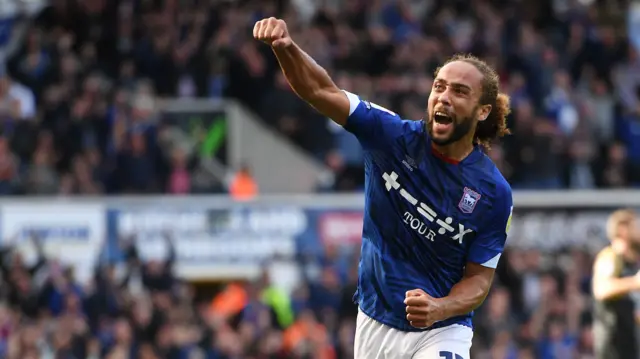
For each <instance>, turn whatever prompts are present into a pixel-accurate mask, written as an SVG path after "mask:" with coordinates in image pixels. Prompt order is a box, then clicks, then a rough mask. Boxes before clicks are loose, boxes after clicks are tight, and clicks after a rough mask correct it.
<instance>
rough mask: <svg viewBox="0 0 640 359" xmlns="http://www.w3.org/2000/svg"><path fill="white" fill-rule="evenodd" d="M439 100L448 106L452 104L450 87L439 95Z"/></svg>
mask: <svg viewBox="0 0 640 359" xmlns="http://www.w3.org/2000/svg"><path fill="white" fill-rule="evenodd" d="M438 102H440V103H441V104H443V105H446V106H449V105H451V100H450V97H449V89H446V90H445V91H444V92H442V93H441V94H440V96H438Z"/></svg>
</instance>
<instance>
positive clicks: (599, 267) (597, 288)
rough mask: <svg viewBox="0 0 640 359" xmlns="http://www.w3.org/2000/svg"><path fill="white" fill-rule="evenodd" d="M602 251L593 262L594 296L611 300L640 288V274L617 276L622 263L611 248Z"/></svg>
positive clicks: (598, 298) (597, 298)
mask: <svg viewBox="0 0 640 359" xmlns="http://www.w3.org/2000/svg"><path fill="white" fill-rule="evenodd" d="M605 251H606V252H601V253H600V254H599V255H598V256H597V258H596V260H595V263H594V264H593V296H594V297H595V299H596V300H600V301H603V300H610V299H615V298H616V297H620V296H623V295H626V294H628V293H631V292H634V291H639V290H640V276H639V275H635V276H631V277H623V278H619V277H617V274H618V272H619V270H620V263H618V259H617V258H616V256H615V254H614V253H613V252H612V251H610V250H605Z"/></svg>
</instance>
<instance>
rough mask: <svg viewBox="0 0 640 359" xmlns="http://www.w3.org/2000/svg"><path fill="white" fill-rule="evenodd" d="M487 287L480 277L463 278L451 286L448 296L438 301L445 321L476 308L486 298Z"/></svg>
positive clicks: (487, 284)
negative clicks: (441, 305) (441, 306)
mask: <svg viewBox="0 0 640 359" xmlns="http://www.w3.org/2000/svg"><path fill="white" fill-rule="evenodd" d="M489 285H490V283H487V281H486V279H484V278H482V277H480V276H473V277H465V278H463V279H462V280H461V281H460V282H458V283H457V284H456V285H454V286H453V288H452V289H451V292H450V293H449V295H448V296H446V297H443V298H440V299H439V300H440V302H441V303H442V304H443V308H444V317H445V319H446V318H451V317H457V316H460V315H465V314H467V313H469V312H471V311H473V310H475V309H476V308H478V307H479V306H480V305H481V304H482V302H484V299H485V298H486V297H487V293H488V288H489Z"/></svg>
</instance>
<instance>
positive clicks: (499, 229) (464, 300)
mask: <svg viewBox="0 0 640 359" xmlns="http://www.w3.org/2000/svg"><path fill="white" fill-rule="evenodd" d="M505 192H506V193H504V194H503V195H501V196H500V197H499V198H498V200H497V201H496V202H497V203H496V205H494V208H495V210H496V212H495V214H494V216H493V219H492V220H491V222H490V224H489V226H488V228H486V229H485V230H484V231H483V232H482V233H478V236H477V237H476V238H475V239H474V241H473V242H472V243H471V246H470V248H469V253H468V255H467V264H466V267H465V273H464V277H463V278H462V280H461V281H460V282H458V283H457V284H456V285H454V286H453V288H452V289H451V292H449V295H447V296H446V297H443V298H441V299H440V300H441V301H442V304H443V307H444V308H445V313H443V315H445V316H446V318H450V317H455V316H458V315H464V314H467V313H469V312H471V311H473V310H475V309H476V308H478V307H479V306H480V305H481V304H482V303H483V302H484V300H485V298H486V297H487V294H488V293H489V288H491V283H492V282H493V275H494V274H495V270H496V267H497V266H498V262H499V260H500V256H501V255H502V252H503V250H504V245H505V242H506V240H507V232H508V231H509V226H510V225H511V216H512V212H513V202H512V198H511V191H510V190H509V191H505Z"/></svg>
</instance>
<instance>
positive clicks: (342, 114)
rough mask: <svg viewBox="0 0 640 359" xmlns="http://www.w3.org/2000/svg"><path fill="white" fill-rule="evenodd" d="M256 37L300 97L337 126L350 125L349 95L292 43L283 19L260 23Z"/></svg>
mask: <svg viewBox="0 0 640 359" xmlns="http://www.w3.org/2000/svg"><path fill="white" fill-rule="evenodd" d="M253 36H254V37H255V38H256V39H258V40H260V41H262V42H264V43H266V44H268V45H270V46H271V48H272V49H273V52H274V53H275V55H276V57H277V58H278V62H279V63H280V67H281V68H282V72H283V73H284V75H285V77H286V78H287V81H288V82H289V85H290V86H291V88H292V89H293V91H295V93H296V94H297V95H298V96H299V97H300V98H302V99H303V100H304V101H306V102H307V103H309V104H310V105H311V106H312V107H314V108H315V109H316V110H317V111H318V112H320V113H321V114H323V115H325V116H327V117H329V118H331V119H332V120H334V121H335V122H336V123H338V124H340V125H343V126H344V125H345V124H346V123H347V118H348V117H349V115H350V113H352V112H353V109H351V110H350V108H351V104H350V102H349V99H348V98H347V95H346V94H345V93H344V92H342V91H341V90H340V89H339V88H338V86H336V84H335V83H334V82H333V81H332V80H331V77H329V74H328V73H327V71H325V69H323V68H322V67H321V66H320V65H318V64H317V63H316V62H315V61H314V60H313V59H312V58H311V57H310V56H309V55H307V54H306V53H305V52H304V51H302V49H301V48H300V47H299V46H298V45H297V44H296V43H294V42H293V40H292V39H291V37H290V36H289V30H288V29H287V24H286V23H285V22H284V20H280V19H276V18H273V17H271V18H268V19H264V20H260V21H258V22H257V23H256V25H255V26H254V28H253Z"/></svg>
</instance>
